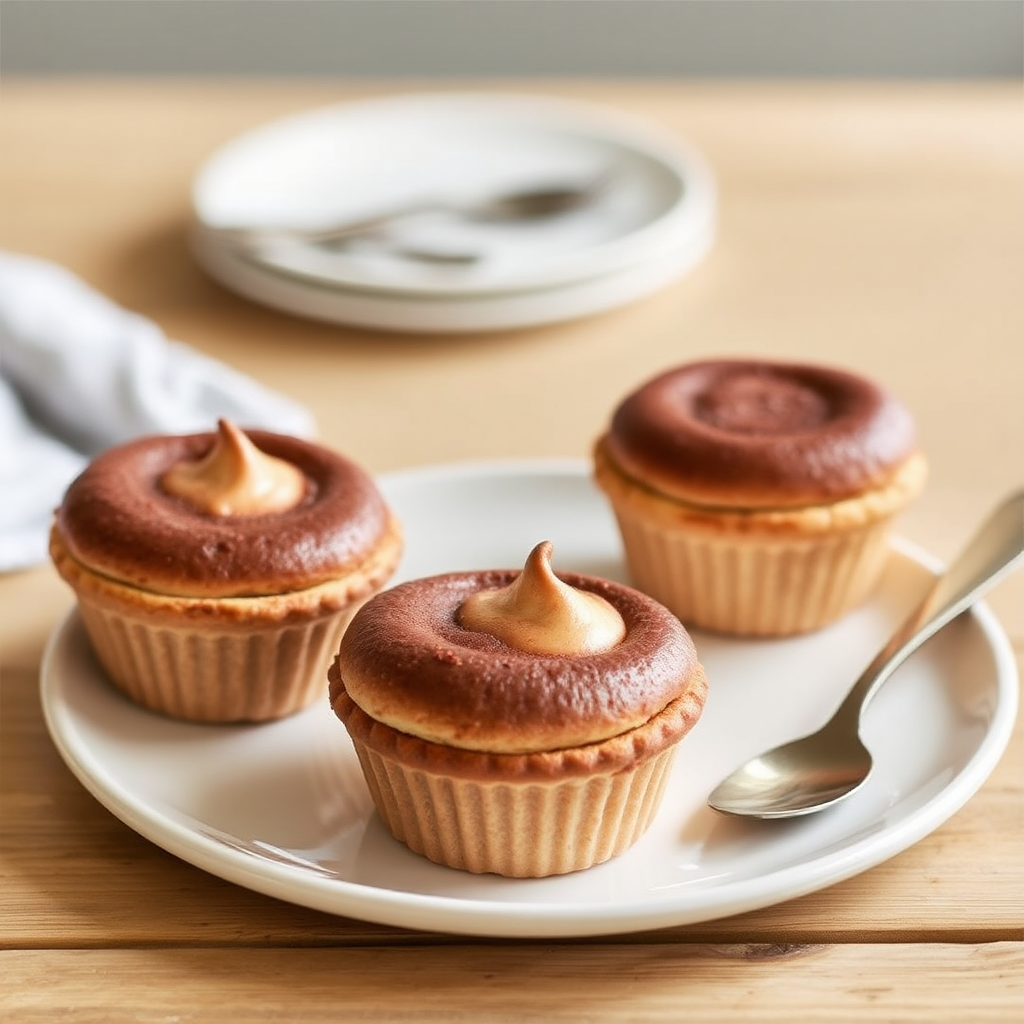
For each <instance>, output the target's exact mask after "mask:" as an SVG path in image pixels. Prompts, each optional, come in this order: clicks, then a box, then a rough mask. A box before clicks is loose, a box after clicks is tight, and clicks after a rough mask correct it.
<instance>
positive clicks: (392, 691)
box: [328, 570, 707, 877]
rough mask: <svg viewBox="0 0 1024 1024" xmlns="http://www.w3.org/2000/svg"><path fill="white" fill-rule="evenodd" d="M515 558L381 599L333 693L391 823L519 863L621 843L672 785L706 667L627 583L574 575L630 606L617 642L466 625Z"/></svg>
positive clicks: (362, 622) (583, 863)
mask: <svg viewBox="0 0 1024 1024" xmlns="http://www.w3.org/2000/svg"><path fill="white" fill-rule="evenodd" d="M515 578H516V574H515V573H514V572H511V571H504V570H496V571H490V572H467V573H451V574H447V575H442V576H434V577H428V578H425V579H422V580H413V581H410V582H408V583H405V584H401V585H399V586H397V587H393V588H391V589H390V590H388V591H386V592H385V593H382V594H380V595H378V596H377V597H375V598H374V599H373V600H372V601H370V602H368V603H367V604H366V605H365V606H364V608H363V609H362V610H361V611H360V612H359V613H358V614H357V616H356V617H355V618H354V620H353V622H352V623H351V625H350V627H349V629H348V631H347V632H346V634H345V636H344V638H343V639H342V643H341V648H340V650H339V653H338V657H337V659H336V660H335V662H334V664H333V665H332V666H331V669H330V672H329V676H328V677H329V681H330V698H331V706H332V708H333V710H334V712H335V714H336V715H337V716H338V718H339V719H341V721H342V722H343V723H344V725H345V727H346V729H347V731H348V733H349V736H350V737H351V740H352V743H353V746H354V748H355V750H356V753H357V754H358V756H359V761H360V765H361V767H362V770H363V773H364V775H365V777H366V780H367V784H368V786H369V788H370V792H371V794H372V795H373V799H374V802H375V804H376V806H377V809H378V811H379V813H380V815H381V818H382V819H383V821H384V823H385V824H386V825H387V827H388V829H389V830H390V831H391V832H392V834H393V835H394V836H395V837H396V838H397V839H399V840H400V841H402V842H404V843H406V844H407V845H408V846H409V847H410V848H411V849H412V850H414V851H416V852H417V853H421V854H423V855H424V856H427V857H429V858H430V859H432V860H435V861H437V862H438V863H440V864H445V865H447V866H449V867H453V868H460V869H463V870H467V871H473V872H494V873H497V874H502V875H510V876H515V877H541V876H544V875H550V874H560V873H564V872H568V871H577V870H581V869H583V868H586V867H589V866H591V865H593V864H597V863H600V862H601V861H604V860H607V859H608V858H609V857H613V856H616V855H617V854H619V853H621V852H622V851H623V850H625V849H626V848H627V847H629V846H630V845H631V844H632V843H634V842H636V840H637V839H638V838H639V837H640V836H641V835H642V834H643V832H644V830H645V829H646V828H647V827H648V825H649V824H650V822H651V819H652V818H653V816H654V814H655V812H656V810H657V808H658V805H659V803H660V800H661V796H662V792H663V788H664V784H665V780H666V778H667V775H668V771H669V769H670V766H671V764H672V760H673V757H674V755H675V751H676V749H677V747H678V745H679V743H680V741H681V740H682V739H683V737H684V736H685V735H686V733H687V732H689V730H690V729H691V728H692V727H693V725H694V724H695V723H696V722H697V720H698V719H699V717H700V715H701V712H702V710H703V707H704V702H705V699H706V696H707V680H706V678H705V675H704V670H703V668H702V667H701V665H700V663H699V661H698V660H697V654H696V651H695V649H694V647H693V644H692V641H691V640H690V637H689V635H688V634H687V633H686V631H685V629H684V628H683V627H682V626H681V625H680V623H679V621H678V619H676V618H675V617H674V616H673V615H672V614H671V613H670V612H669V611H668V610H667V609H665V608H664V607H663V606H662V605H660V604H658V603H657V602H656V601H654V600H653V599H652V598H650V597H648V596H647V595H644V594H641V593H639V592H637V591H635V590H634V589H633V588H631V587H627V586H625V585H623V584H620V583H613V582H611V581H608V580H602V579H599V578H597V577H591V576H581V575H579V574H561V575H560V578H561V579H562V581H564V583H565V584H567V585H568V586H571V587H573V588H574V589H582V590H585V591H587V592H589V593H591V594H596V595H599V596H601V597H602V598H603V599H604V600H607V601H608V603H609V604H610V605H611V606H612V607H614V608H615V610H616V611H617V613H618V614H619V615H621V618H622V621H623V624H624V628H625V634H624V637H623V639H622V640H621V642H620V643H619V644H617V645H615V646H614V647H613V648H610V649H607V650H600V651H596V652H594V651H588V652H586V653H583V654H546V653H540V652H536V651H524V650H520V649H516V648H514V647H512V646H510V645H509V644H507V643H505V642H503V641H501V640H499V639H498V638H497V637H495V636H493V635H489V634H486V633H483V632H478V631H476V630H473V629H469V628H466V627H465V626H463V625H462V624H461V622H460V618H459V608H460V607H461V605H462V603H463V602H464V601H465V600H466V599H467V597H468V596H469V595H471V594H473V593H478V592H485V591H490V590H492V589H494V588H496V587H498V588H500V587H507V586H508V585H509V584H510V582H511V581H513V580H514V579H515Z"/></svg>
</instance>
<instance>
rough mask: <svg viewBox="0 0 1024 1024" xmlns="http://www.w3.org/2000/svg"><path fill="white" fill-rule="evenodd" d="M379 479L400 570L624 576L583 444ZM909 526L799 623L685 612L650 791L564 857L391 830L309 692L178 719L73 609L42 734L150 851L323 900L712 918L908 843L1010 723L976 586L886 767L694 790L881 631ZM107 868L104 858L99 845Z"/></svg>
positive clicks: (552, 914)
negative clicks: (282, 703)
mask: <svg viewBox="0 0 1024 1024" xmlns="http://www.w3.org/2000/svg"><path fill="white" fill-rule="evenodd" d="M382 487H383V489H384V491H385V492H386V494H387V496H388V498H389V500H390V501H391V503H392V506H393V507H394V509H395V511H396V512H397V513H398V515H399V516H400V517H401V519H402V520H403V521H404V524H405V527H406V532H407V538H408V552H407V555H406V557H405V559H404V561H403V564H402V566H401V570H400V578H410V577H414V576H420V575H424V574H428V573H433V572H439V571H446V570H453V569H469V568H483V567H488V568H491V567H502V566H506V567H515V566H518V565H521V564H522V561H523V559H524V558H525V556H526V553H527V552H528V550H529V549H530V548H531V547H532V546H533V545H534V544H535V543H536V542H537V541H539V540H541V539H550V540H552V541H553V542H554V547H555V555H554V562H555V565H556V568H561V569H565V570H569V569H573V570H579V571H585V572H591V573H597V574H600V575H604V576H608V577H611V578H619V579H624V578H625V570H624V567H623V564H622V560H621V553H620V546H619V542H618V537H617V534H616V531H615V527H614V523H613V520H612V518H611V516H610V514H609V512H608V510H607V508H606V507H605V504H604V501H603V499H602V498H601V496H600V495H599V494H598V493H597V492H596V491H595V490H594V489H593V486H592V485H591V483H590V481H589V477H588V474H587V468H586V466H584V465H583V464H581V463H576V462H573V463H549V462H542V463H499V464H483V465H463V466H449V467H434V468H427V469H422V470H415V471H411V472H407V473H398V474H393V475H391V476H387V477H385V478H383V480H382ZM923 562H927V559H924V560H922V556H920V555H919V554H915V553H914V552H913V551H912V550H910V549H909V548H907V547H905V546H900V547H899V548H897V550H896V551H895V553H894V556H893V558H892V561H891V565H890V568H889V570H888V572H887V574H886V576H885V579H884V581H883V583H882V586H881V588H880V590H879V591H878V593H877V595H876V596H875V597H874V598H873V599H872V600H870V601H869V602H868V603H867V604H866V605H865V606H864V607H862V608H861V609H859V610H858V611H856V612H854V613H852V614H850V615H849V616H847V617H846V618H845V619H843V620H842V621H841V622H839V623H837V624H835V625H833V626H831V627H829V628H827V629H825V630H822V631H821V632H818V633H815V634H813V635H810V636H807V637H800V638H796V639H789V640H781V641H739V640H730V639H724V638H717V637H712V636H709V635H705V634H701V633H695V634H694V639H695V642H696V644H697V649H698V652H699V654H700V657H701V660H702V662H703V663H704V665H705V667H706V669H707V673H708V677H709V680H710V694H709V698H708V702H707V706H706V709H705V712H704V715H703V717H702V718H701V720H700V722H699V723H698V724H697V726H696V727H695V728H694V730H693V732H692V733H691V734H690V735H689V736H688V737H687V738H686V739H685V740H684V742H683V744H682V746H681V748H680V753H679V757H678V758H677V762H676V766H675V770H674V773H673V775H672V778H671V780H670V783H669V786H668V791H667V793H666V797H665V800H664V803H663V804H662V807H661V810H660V812H659V814H658V816H657V818H656V819H655V821H654V824H653V825H652V827H651V828H650V830H649V831H648V833H647V834H646V835H645V836H644V837H643V838H642V839H641V840H640V842H639V843H638V844H637V845H636V846H635V847H633V848H632V849H631V850H630V851H628V852H627V853H626V854H624V855H623V856H621V857H619V858H618V859H616V860H614V861H611V862H609V863H607V864H604V865H600V866H598V867H595V868H591V869H590V870H588V871H584V872H579V873H577V874H574V875H569V876H563V877H558V878H547V879H537V880H513V879H503V878H497V877H493V876H474V875H470V874H466V873H463V872H459V871H453V870H449V869H447V868H442V867H439V866H437V865H434V864H431V863H430V862H428V861H426V860H424V859H423V858H420V857H418V856H416V855H415V854H413V853H411V852H409V851H408V850H407V849H406V848H405V847H404V846H402V845H401V844H399V843H397V842H396V841H395V840H393V839H392V838H391V837H390V836H389V835H388V834H387V833H386V831H385V829H384V828H383V826H382V825H381V823H380V821H379V819H378V818H377V816H376V815H375V813H374V812H373V809H372V806H371V803H370V799H369V797H368V795H367V791H366V788H365V786H364V784H363V781H362V777H361V775H360V773H359V768H358V765H357V762H356V759H355V755H354V754H353V752H352V749H351V746H350V744H349V742H348V738H347V735H346V734H345V731H344V728H343V726H342V725H341V724H340V723H339V722H338V721H337V720H336V719H335V718H334V717H333V715H332V714H331V712H330V710H329V708H328V707H327V703H326V699H325V701H324V703H323V705H322V706H316V707H313V708H311V709H309V710H308V711H306V712H304V713H302V714H300V715H297V716H295V717H293V718H290V719H287V720H285V721H282V722H276V723H273V724H269V725H262V726H232V727H210V726H193V725H187V724H181V723H176V722H173V721H170V720H168V719H164V718H161V717H159V716H156V715H153V714H150V713H149V712H146V711H144V710H142V709H140V708H138V707H136V706H134V705H132V704H130V703H129V702H128V701H127V700H125V699H124V698H122V697H121V696H120V695H119V694H118V693H117V692H116V691H115V690H114V689H113V688H112V687H111V686H110V684H109V683H108V682H107V680H106V679H105V678H104V676H103V674H102V672H101V671H100V670H99V669H98V667H97V665H96V663H95V662H94V660H93V658H92V656H91V653H90V649H89V646H88V643H87V641H86V638H85V635H84V632H83V629H82V626H81V623H80V621H79V619H78V617H77V614H74V613H73V614H72V615H71V616H70V617H69V618H68V619H67V620H66V621H65V622H64V623H62V624H61V625H60V626H59V628H58V629H57V630H56V631H55V632H54V635H53V637H52V638H51V641H50V644H49V646H48V649H47V652H46V656H45V659H44V662H43V669H42V700H43V707H44V710H45V713H46V719H47V723H48V726H49V729H50V733H51V735H52V737H53V740H54V742H55V743H56V745H57V748H58V750H59V751H60V752H61V754H62V756H63V757H64V759H65V760H66V761H67V763H68V765H69V766H70V767H71V769H72V771H74V772H75V774H76V775H77V776H78V778H79V779H80V780H81V781H82V783H83V784H84V785H85V786H86V788H87V789H89V790H90V791H91V792H92V793H93V794H94V795H95V796H96V798H97V799H98V800H99V801H100V802H101V803H103V804H104V805H105V806H106V807H107V808H109V809H110V810H111V811H112V812H113V813H114V814H115V815H117V816H118V817H119V818H121V819H122V820H123V821H125V822H126V823H127V824H128V825H130V826H131V827H132V828H134V829H135V830H137V831H138V832H140V833H141V834H142V835H144V836H146V837H147V838H149V839H150V840H152V841H153V842H154V843H156V844H158V845H159V846H161V847H163V848H164V849H166V850H168V851H170V852H171V853H174V854H176V855H177V856H179V857H181V858H183V859H184V860H187V861H189V862H191V863H193V864H195V865H198V866H199V867H201V868H203V869H205V870H207V871H209V872H211V873H213V874H215V875H218V876H220V877H223V878H226V879H228V880H230V881H233V882H236V883H237V884H239V885H243V886H246V887H249V888H251V889H254V890H256V891H259V892H263V893H267V894H269V895H272V896H276V897H278V898H281V899H284V900H289V901H292V902H294V903H298V904H302V905H306V906H310V907H314V908H317V909H320V910H324V911H327V912H330V913H336V914H342V915H346V916H351V917H356V918H361V919H365V920H370V921H376V922H380V923H384V924H391V925H396V926H401V927H410V928H422V929H432V930H442V931H450V932H456V933H464V934H476V935H489V936H506V937H526V936H531V937H555V936H583V935H594V934H603V933H615V932H627V931H636V930H641V929H648V928H657V927H662V926H668V925H677V924H686V923H692V922H696V921H703V920H708V919H711V918H715V917H721V916H725V915H729V914H735V913H739V912H742V911H747V910H752V909H755V908H757V907H763V906H767V905H769V904H772V903H776V902H779V901H781V900H785V899H789V898H791V897H795V896H799V895H802V894H804V893H808V892H812V891H815V890H817V889H821V888H823V887H825V886H827V885H830V884H832V883H834V882H838V881H840V880H841V879H844V878H847V877H849V876H851V875H854V874H856V873H858V872H861V871H864V870H865V869H867V868H870V867H872V866H873V865H875V864H878V863H879V862H881V861H883V860H885V859H886V858H888V857H891V856H893V855H894V854H896V853H898V852H900V851H901V850H904V849H906V848H907V847H908V846H910V845H912V844H913V843H915V842H917V841H918V840H919V839H921V838H922V837H923V836H925V835H927V834H928V833H929V832H931V831H932V830H933V829H935V828H936V827H937V826H938V825H940V824H941V823H942V822H944V821H945V820H946V819H947V818H948V817H949V816H950V815H952V814H953V813H954V812H955V811H956V810H957V809H958V808H960V807H961V806H962V805H963V804H964V803H965V802H966V801H967V800H968V799H969V798H970V797H971V796H972V794H973V793H974V792H975V791H976V790H977V789H978V787H979V786H980V785H981V784H982V783H983V782H984V780H985V779H986V778H987V776H988V774H989V773H990V771H991V770H992V768H993V767H994V766H995V764H996V762H997V761H998V759H999V757H1000V755H1001V754H1002V752H1003V750H1004V748H1005V746H1006V743H1007V742H1008V740H1009V737H1010V733H1011V730H1012V727H1013V721H1014V717H1015V714H1016V708H1017V679H1016V671H1015V665H1014V661H1013V657H1012V653H1011V650H1010V646H1009V643H1008V641H1007V639H1006V637H1005V635H1004V633H1003V632H1002V630H1001V629H1000V627H999V626H998V624H997V622H996V621H995V619H994V618H993V616H992V615H991V613H990V612H988V610H987V609H986V608H985V607H984V606H983V605H979V606H977V607H976V608H975V609H974V610H973V611H972V612H971V613H969V614H967V615H964V616H962V617H961V618H960V619H958V620H957V621H955V622H954V623H952V624H950V626H948V627H947V628H946V629H945V630H943V631H942V632H940V633H939V634H938V635H937V636H936V637H934V638H933V639H932V640H931V641H929V642H928V643H927V644H926V645H925V646H924V647H923V648H922V649H921V650H919V651H918V652H917V653H916V654H914V655H913V656H912V657H911V658H910V659H909V660H908V661H907V662H906V663H905V664H904V665H903V666H902V667H901V668H900V669H899V670H898V671H897V672H896V673H895V674H894V676H893V678H892V679H891V680H890V682H889V683H888V684H887V685H886V686H885V687H884V688H883V689H882V691H881V692H880V693H879V694H878V696H877V697H876V698H875V699H874V701H873V702H872V703H871V705H870V706H869V708H868V710H867V712H866V720H865V737H866V740H867V743H868V746H869V747H870V748H871V749H872V751H873V752H874V754H875V757H876V768H875V770H874V772H873V773H872V775H871V777H870V779H869V780H868V782H867V783H866V784H865V786H864V787H863V788H862V789H861V790H859V791H858V792H857V793H855V794H854V795H853V796H851V797H850V798H849V799H848V800H846V801H845V802H844V803H842V804H840V805H838V806H837V807H835V808H833V809H831V810H829V811H825V812H822V813H821V814H819V815H816V816H811V817H808V818H804V819H797V820H791V821H777V822H757V821H741V820H737V819H731V818H728V817H725V816H721V815H718V814H717V813H715V812H713V811H711V810H710V809H708V807H707V806H706V804H705V799H706V797H707V794H708V793H709V792H710V790H711V789H712V787H713V786H714V784H715V783H716V782H718V780H719V779H720V778H721V777H723V776H724V775H725V774H726V773H727V772H728V771H729V769H731V768H732V767H734V766H735V765H736V764H738V763H740V762H741V761H743V760H745V759H746V758H747V757H748V756H750V755H753V754H754V753H756V752H757V751H759V750H761V749H763V748H765V747H767V746H770V745H772V744H774V743H776V742H778V741H781V740H783V739H784V738H788V737H792V736H794V735H798V734H800V733H802V732H805V731H808V730H809V729H811V728H812V727H814V726H815V725H816V724H818V723H819V722H820V721H821V720H823V719H824V718H825V717H826V715H827V714H828V713H829V712H830V711H831V709H832V708H833V706H834V705H835V703H837V701H838V698H839V696H840V694H841V693H842V692H843V691H844V690H845V688H846V687H847V685H848V684H849V683H850V682H851V680H852V679H853V678H854V677H855V675H856V674H857V673H858V671H859V670H860V669H861V668H862V667H863V666H864V665H865V664H866V663H867V662H868V661H869V660H870V658H871V656H872V655H873V654H874V653H875V652H876V650H877V649H878V648H879V647H880V646H881V644H882V643H883V641H884V640H885V639H886V638H887V635H888V634H889V632H890V631H891V630H892V629H893V628H894V627H895V626H896V625H897V623H898V622H899V621H900V620H901V618H902V616H903V614H904V613H905V612H906V611H908V610H909V608H910V607H911V606H912V605H913V603H914V602H915V600H916V598H917V596H918V595H919V594H920V592H921V591H922V589H923V588H924V586H925V585H926V584H927V580H928V577H929V575H930V569H929V568H928V567H926V565H925V564H923ZM111 870H114V867H113V865H112V866H111Z"/></svg>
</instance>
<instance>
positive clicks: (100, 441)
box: [0, 252, 315, 572]
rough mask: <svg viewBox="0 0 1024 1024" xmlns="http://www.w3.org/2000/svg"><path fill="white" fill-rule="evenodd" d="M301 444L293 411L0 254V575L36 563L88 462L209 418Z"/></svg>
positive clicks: (307, 420) (78, 285)
mask: <svg viewBox="0 0 1024 1024" xmlns="http://www.w3.org/2000/svg"><path fill="white" fill-rule="evenodd" d="M221 416H223V417H227V418H229V419H232V420H234V421H235V422H237V423H239V424H240V425H243V426H258V427H264V428H266V429H268V430H277V431H279V432H281V433H287V434H294V435H296V436H300V437H309V436H311V435H312V434H313V433H314V430H315V428H314V423H313V419H312V417H311V415H310V414H309V412H308V411H307V410H306V409H304V408H303V407H302V406H301V405H300V404H299V403H297V402H294V401H292V400H291V399H288V398H286V397H285V396H283V395H280V394H277V393H275V392H273V391H271V390H269V389H268V388H266V387H264V386H262V385H261V384H259V383H257V382H256V381H255V380H253V379H251V378H250V377H246V376H245V375H243V374H241V373H239V372H238V371H236V370H233V369H231V368H230V367H228V366H226V365H224V364H223V363H220V362H217V361H216V360H214V359H211V358H209V357H207V356H204V355H202V354H201V353H199V352H197V351H194V350H193V349H190V348H189V347H187V346H186V345H183V344H181V343H178V342H172V341H169V340H168V339H167V338H166V337H165V336H164V334H163V332H162V331H161V330H160V329H159V328H158V327H157V326H156V325H155V324H154V323H152V322H151V321H149V320H146V319H144V318H143V317H141V316H137V315H136V314H133V313H130V312H128V311H127V310H125V309H122V308H121V307H119V306H117V305H115V304H114V303H113V302H111V301H110V300H108V299H107V298H105V297H104V296H102V295H100V294H99V293H98V292H96V291H95V290H94V289H92V288H91V287H89V286H88V285H87V284H86V283H85V282H83V281H82V280H80V279H79V278H77V277H75V276H74V275H73V274H71V273H69V272H68V271H67V270H65V269H64V268H62V267H59V266H56V265H54V264H52V263H48V262H46V261H43V260H39V259H34V258H31V257H26V256H18V255H13V254H11V253H4V252H0V495H2V500H0V572H6V571H10V570H13V569H21V568H25V567H27V566H30V565H33V564H35V563H37V562H41V561H44V560H45V558H46V551H47V534H48V531H49V525H50V521H51V518H52V516H53V510H54V509H55V508H56V507H57V505H59V504H60V500H61V497H62V495H63V493H64V489H65V488H66V486H67V485H68V483H69V482H70V481H71V480H72V479H73V477H74V476H75V475H76V474H77V473H78V472H79V470H80V469H81V468H82V467H83V466H84V465H85V463H86V462H87V461H88V459H89V457H90V456H92V455H94V454H96V453H97V452H99V451H101V450H102V449H104V448H107V447H109V446H110V445H114V444H119V443H121V442H122V441H126V440H128V439H130V438H132V437H136V436H140V435H143V434H151V433H167V434H171V433H189V432H193V431H200V430H209V429H211V428H212V427H213V426H214V424H215V423H216V421H217V418H218V417H221Z"/></svg>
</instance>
